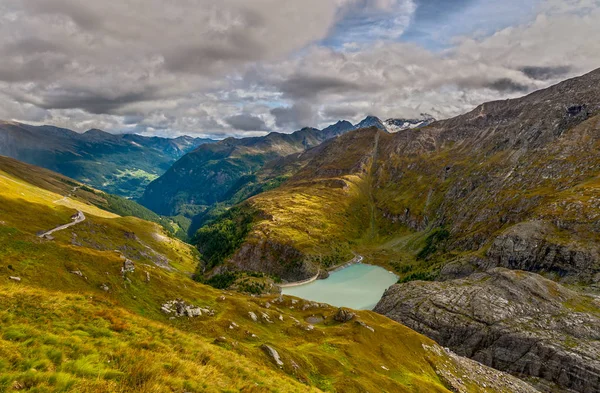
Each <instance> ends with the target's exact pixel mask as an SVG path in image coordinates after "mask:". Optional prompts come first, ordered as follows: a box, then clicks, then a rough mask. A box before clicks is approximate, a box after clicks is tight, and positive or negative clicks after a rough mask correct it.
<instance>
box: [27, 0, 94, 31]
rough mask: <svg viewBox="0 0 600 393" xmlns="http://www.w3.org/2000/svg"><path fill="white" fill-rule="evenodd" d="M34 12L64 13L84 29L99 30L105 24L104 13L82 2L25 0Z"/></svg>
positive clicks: (29, 8) (28, 7)
mask: <svg viewBox="0 0 600 393" xmlns="http://www.w3.org/2000/svg"><path fill="white" fill-rule="evenodd" d="M23 4H24V5H25V7H26V9H28V10H29V11H30V12H31V13H32V14H54V15H64V16H67V17H68V18H70V19H71V20H72V21H73V22H74V23H75V24H77V25H78V26H79V27H80V28H81V29H84V30H97V29H100V28H101V27H102V25H103V18H102V15H98V14H97V13H94V12H92V11H90V9H88V8H86V7H85V6H84V5H83V4H82V3H81V2H78V1H70V0H43V1H39V0H24V1H23Z"/></svg>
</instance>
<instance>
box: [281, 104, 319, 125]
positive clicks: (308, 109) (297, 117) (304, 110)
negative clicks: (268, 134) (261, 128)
mask: <svg viewBox="0 0 600 393" xmlns="http://www.w3.org/2000/svg"><path fill="white" fill-rule="evenodd" d="M271 114H272V115H273V116H274V117H275V124H276V125H277V127H279V128H284V129H289V130H292V129H297V128H302V127H306V126H308V125H313V124H315V115H316V114H315V112H314V110H313V108H312V106H311V105H310V104H308V103H306V102H299V103H296V104H294V105H292V106H291V107H279V108H274V109H271Z"/></svg>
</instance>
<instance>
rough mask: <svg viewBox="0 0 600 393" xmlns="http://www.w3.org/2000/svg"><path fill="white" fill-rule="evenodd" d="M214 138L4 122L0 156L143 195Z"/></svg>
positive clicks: (105, 187)
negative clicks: (171, 136)
mask: <svg viewBox="0 0 600 393" xmlns="http://www.w3.org/2000/svg"><path fill="white" fill-rule="evenodd" d="M210 142H213V141H212V140H209V139H199V138H191V137H188V136H183V137H179V138H174V139H170V138H159V137H144V136H141V135H134V134H119V135H115V134H110V133H107V132H104V131H101V130H96V129H93V130H89V131H87V132H84V133H77V132H75V131H71V130H68V129H64V128H58V127H52V126H31V125H27V124H22V123H16V122H6V121H3V122H0V155H4V156H8V157H12V158H16V159H18V160H21V161H24V162H27V163H30V164H34V165H38V166H41V167H44V168H47V169H50V170H53V171H56V172H58V173H61V174H63V175H65V176H69V177H72V178H74V179H77V180H79V181H82V182H85V183H86V184H89V185H91V186H93V187H96V188H98V189H101V190H104V191H107V192H110V193H113V194H119V195H121V196H125V197H128V198H137V197H139V196H141V194H142V193H143V191H144V189H145V187H146V185H147V184H148V183H150V181H152V180H154V179H156V178H157V177H158V176H160V175H162V174H163V173H164V172H165V171H167V170H168V169H169V168H170V166H171V165H172V164H173V163H174V162H175V161H176V160H177V159H179V158H180V157H182V156H183V155H185V154H186V153H187V152H189V151H191V150H193V149H194V148H196V147H197V146H199V145H201V144H203V143H210Z"/></svg>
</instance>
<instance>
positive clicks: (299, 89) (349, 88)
mask: <svg viewBox="0 0 600 393" xmlns="http://www.w3.org/2000/svg"><path fill="white" fill-rule="evenodd" d="M280 89H281V91H282V92H283V93H285V94H286V95H288V96H290V97H293V98H309V97H314V96H315V95H318V94H321V93H335V94H343V93H351V92H357V91H360V90H361V86H360V85H359V84H358V83H356V82H351V81H348V80H345V79H343V78H340V77H336V76H330V75H326V76H314V75H304V74H296V75H292V76H291V77H289V78H287V79H286V80H285V81H283V83H281V85H280Z"/></svg>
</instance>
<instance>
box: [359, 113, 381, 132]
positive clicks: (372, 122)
mask: <svg viewBox="0 0 600 393" xmlns="http://www.w3.org/2000/svg"><path fill="white" fill-rule="evenodd" d="M354 127H355V128H356V129H361V128H369V127H377V128H379V129H380V130H384V131H387V127H386V126H385V124H383V122H382V121H381V120H380V119H379V118H378V117H377V116H367V117H365V119H364V120H363V121H361V122H360V123H358V124H357V125H355V126H354Z"/></svg>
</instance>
